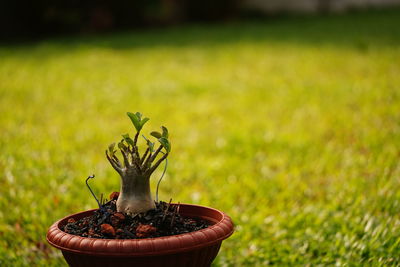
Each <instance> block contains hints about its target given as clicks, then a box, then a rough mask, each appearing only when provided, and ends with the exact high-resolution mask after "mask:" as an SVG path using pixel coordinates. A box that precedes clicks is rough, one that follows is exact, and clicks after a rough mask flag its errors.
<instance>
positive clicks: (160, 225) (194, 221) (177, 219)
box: [62, 193, 210, 239]
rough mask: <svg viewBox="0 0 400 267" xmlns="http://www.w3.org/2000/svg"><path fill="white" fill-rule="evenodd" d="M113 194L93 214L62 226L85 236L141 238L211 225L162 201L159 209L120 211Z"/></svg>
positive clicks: (177, 232) (199, 228)
mask: <svg viewBox="0 0 400 267" xmlns="http://www.w3.org/2000/svg"><path fill="white" fill-rule="evenodd" d="M113 194H114V198H115V199H113V200H111V201H109V202H107V203H105V204H103V205H102V206H101V208H100V209H98V210H97V211H95V212H94V214H93V215H92V216H89V217H85V218H82V219H80V220H78V221H75V220H74V219H72V218H71V219H69V220H68V223H67V224H66V225H65V226H64V227H63V228H62V230H63V231H64V232H66V233H69V234H73V235H78V236H82V237H92V238H102V239H105V238H107V239H139V238H151V237H161V236H170V235H178V234H183V233H189V232H193V231H197V230H201V229H204V228H207V227H208V226H210V223H209V222H207V221H205V220H201V219H198V218H184V217H182V216H181V215H179V206H177V205H170V204H169V203H166V202H162V201H161V202H159V203H156V208H155V209H153V210H149V211H147V212H145V213H140V214H136V215H134V216H130V215H127V214H124V213H121V212H117V210H116V198H118V196H115V193H113ZM113 194H112V195H111V196H113Z"/></svg>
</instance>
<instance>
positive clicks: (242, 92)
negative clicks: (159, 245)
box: [0, 9, 400, 266]
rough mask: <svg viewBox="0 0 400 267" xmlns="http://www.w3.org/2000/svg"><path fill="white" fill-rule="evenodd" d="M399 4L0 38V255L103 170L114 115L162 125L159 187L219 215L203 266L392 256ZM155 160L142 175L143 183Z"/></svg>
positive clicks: (122, 128)
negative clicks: (164, 153) (9, 40)
mask: <svg viewBox="0 0 400 267" xmlns="http://www.w3.org/2000/svg"><path fill="white" fill-rule="evenodd" d="M399 25H400V10H398V9H397V10H396V9H394V10H389V11H388V10H387V11H369V12H362V13H355V14H349V15H338V16H327V17H305V18H295V17H294V18H277V19H270V20H266V21H248V22H238V23H233V24H227V25H218V26H216V25H208V26H206V25H198V26H195V25H193V26H186V27H179V28H171V29H163V30H150V31H146V32H140V31H136V32H130V33H119V34H110V35H108V36H102V37H100V36H99V37H76V38H72V37H71V38H60V39H52V40H47V41H42V42H38V43H35V44H30V45H19V46H2V47H0V114H1V116H0V126H1V127H0V128H1V132H0V148H1V153H0V174H1V179H0V185H1V186H0V265H1V266H26V265H29V266H32V265H35V266H38V265H39V266H58V265H64V264H65V263H64V261H63V259H62V257H61V253H59V252H58V251H56V250H55V249H52V248H49V247H48V245H47V244H46V241H45V233H46V230H47V228H48V226H49V225H51V224H52V223H53V222H54V221H55V220H57V219H59V218H61V217H63V216H65V215H67V214H70V213H74V212H78V211H81V210H85V209H89V208H94V207H95V202H94V200H93V199H92V198H91V196H90V194H89V192H88V190H87V189H86V188H85V187H84V179H85V178H86V177H87V176H88V175H89V174H92V173H95V174H96V177H97V178H96V179H95V180H94V181H92V184H93V188H94V190H95V191H96V192H97V193H98V194H100V192H103V193H105V194H108V193H110V192H112V191H116V190H118V188H119V178H118V176H117V174H116V173H115V172H114V171H113V170H112V168H111V167H110V166H109V165H108V163H107V161H106V159H105V157H104V150H105V148H106V147H107V145H108V144H109V143H111V142H113V141H116V140H118V139H119V138H120V134H122V133H126V132H129V131H133V128H132V126H131V125H130V122H129V119H128V118H127V117H126V115H125V112H126V111H141V112H143V113H144V114H145V115H146V116H148V117H150V118H151V120H150V123H149V124H150V125H149V126H150V127H149V126H147V128H146V129H145V130H146V131H148V132H150V131H151V130H154V129H156V128H157V127H159V126H160V125H162V124H164V125H166V126H167V127H168V128H169V129H170V133H171V141H172V154H171V156H170V165H169V169H168V174H167V176H166V179H165V180H164V182H163V183H162V186H161V193H160V196H161V199H164V200H168V199H169V198H170V197H172V198H173V199H174V200H175V201H180V202H187V203H198V204H202V205H210V206H213V207H215V208H218V209H221V210H223V211H225V212H227V213H228V214H229V215H230V216H231V217H232V218H233V220H234V221H235V223H236V225H237V228H236V232H235V234H234V235H233V236H232V237H231V238H230V239H228V240H227V241H225V242H224V243H223V247H222V250H221V252H220V254H219V256H218V257H217V259H216V261H215V265H216V266H261V265H267V264H276V265H278V266H293V265H302V266H303V265H306V266H317V265H319V266H325V265H334V264H336V265H337V266H392V265H393V266H394V265H400V260H399V255H400V216H399V214H400V182H399V174H400V167H399V156H400V153H399V152H400V151H399V147H400V112H399V111H400V90H399V89H400V88H399V85H400V27H399ZM158 175H159V173H157V174H156V175H155V176H154V177H153V184H154V182H155V181H156V178H157V177H158Z"/></svg>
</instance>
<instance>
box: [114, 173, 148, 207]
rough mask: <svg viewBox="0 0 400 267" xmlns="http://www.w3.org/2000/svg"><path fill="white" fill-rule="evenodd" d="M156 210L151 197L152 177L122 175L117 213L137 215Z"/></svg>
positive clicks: (133, 174) (130, 174)
mask: <svg viewBox="0 0 400 267" xmlns="http://www.w3.org/2000/svg"><path fill="white" fill-rule="evenodd" d="M154 208H155V203H154V201H153V199H152V197H151V191H150V176H145V175H138V174H136V173H131V172H129V171H125V172H124V174H123V175H121V190H120V195H119V197H118V200H117V211H118V212H124V213H128V214H137V213H141V212H145V211H148V210H150V209H154Z"/></svg>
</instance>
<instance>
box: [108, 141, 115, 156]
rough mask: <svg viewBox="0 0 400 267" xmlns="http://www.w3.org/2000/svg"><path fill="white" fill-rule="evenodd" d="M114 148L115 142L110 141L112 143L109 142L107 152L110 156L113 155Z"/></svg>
mask: <svg viewBox="0 0 400 267" xmlns="http://www.w3.org/2000/svg"><path fill="white" fill-rule="evenodd" d="M114 148H115V143H112V144H110V145H109V146H108V152H109V153H110V155H111V156H113V155H114V153H115V149H114Z"/></svg>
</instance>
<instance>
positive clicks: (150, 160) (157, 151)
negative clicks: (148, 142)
mask: <svg viewBox="0 0 400 267" xmlns="http://www.w3.org/2000/svg"><path fill="white" fill-rule="evenodd" d="M162 148H163V146H162V145H160V146H159V147H158V148H157V150H156V152H154V154H153V155H152V156H151V157H149V158H148V159H147V160H146V163H150V164H151V163H153V161H154V160H155V158H156V157H157V155H158V153H160V151H161V149H162Z"/></svg>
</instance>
